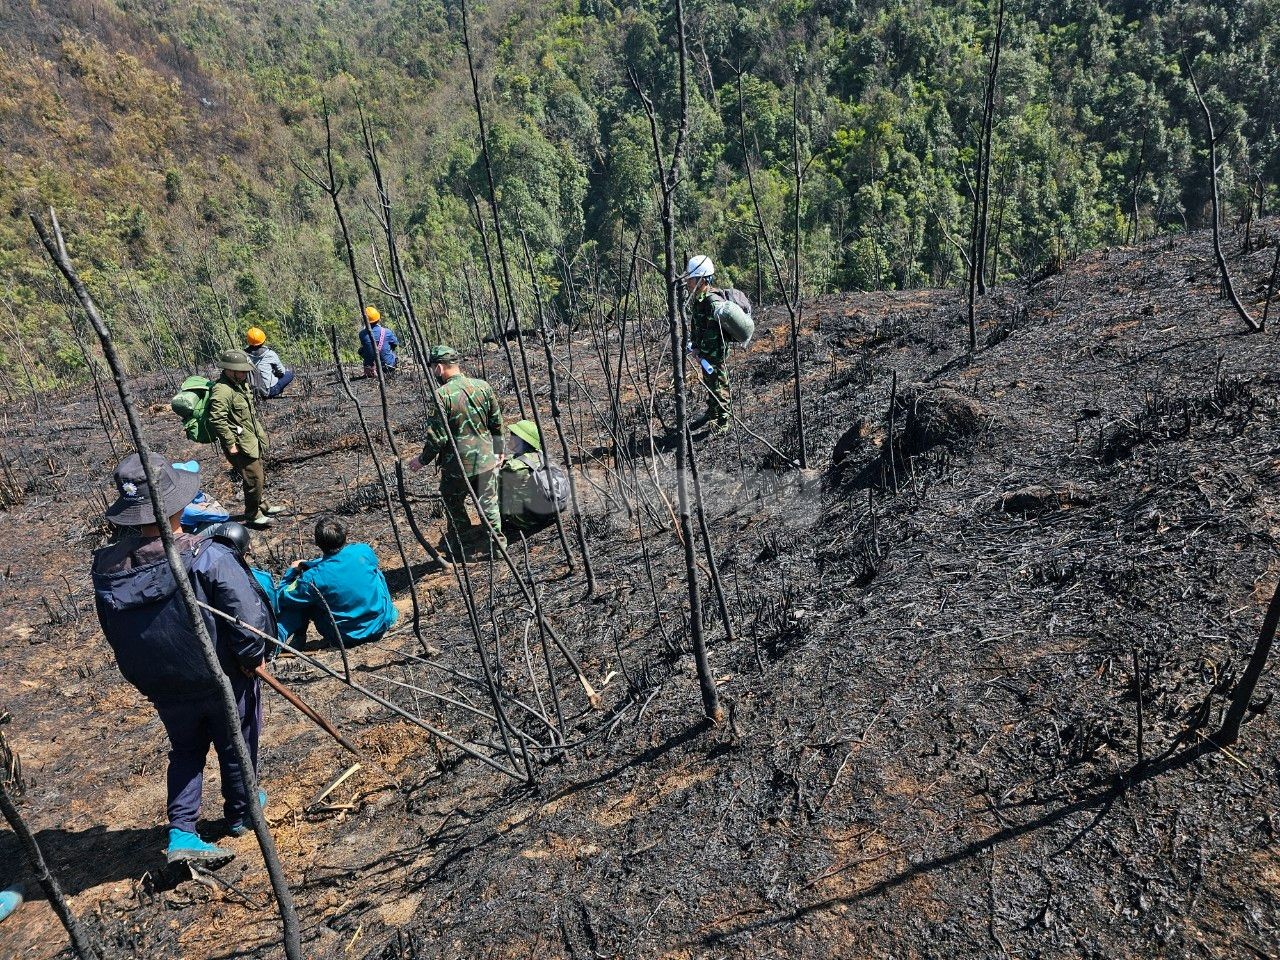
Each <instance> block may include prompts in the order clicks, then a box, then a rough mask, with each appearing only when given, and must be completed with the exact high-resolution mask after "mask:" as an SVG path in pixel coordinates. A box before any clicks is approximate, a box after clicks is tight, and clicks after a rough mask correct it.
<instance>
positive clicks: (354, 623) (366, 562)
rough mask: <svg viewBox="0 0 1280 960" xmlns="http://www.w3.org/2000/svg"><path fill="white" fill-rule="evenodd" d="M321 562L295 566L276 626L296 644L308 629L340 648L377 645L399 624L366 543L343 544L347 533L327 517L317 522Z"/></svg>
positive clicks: (280, 598)
mask: <svg viewBox="0 0 1280 960" xmlns="http://www.w3.org/2000/svg"><path fill="white" fill-rule="evenodd" d="M315 543H316V546H317V547H319V548H320V553H321V554H322V556H320V557H317V558H316V559H315V560H298V561H295V562H294V563H293V564H292V565H291V566H290V567H289V569H288V570H286V571H285V574H284V577H283V578H282V579H281V581H280V590H279V593H278V595H277V601H278V603H279V609H280V625H281V627H283V628H284V629H285V631H286V632H287V633H289V634H292V636H293V638H294V640H295V641H296V642H297V643H301V642H302V640H303V638H304V637H305V636H306V631H307V626H308V625H310V624H314V625H315V628H316V630H318V631H319V632H320V635H321V636H322V637H324V638H325V639H326V640H328V641H329V643H332V644H336V643H337V642H338V641H339V640H341V642H342V644H343V646H353V645H355V644H359V643H367V642H369V641H370V640H380V639H381V638H382V635H383V634H385V633H386V632H387V631H388V630H389V629H390V628H391V626H392V624H394V623H395V622H396V621H397V620H398V619H399V618H400V612H399V611H398V610H396V608H395V605H394V604H393V603H392V602H391V591H390V590H389V589H388V588H387V579H386V577H384V576H383V575H382V571H381V570H380V569H379V568H378V556H377V554H375V553H374V552H373V550H372V549H371V548H370V547H369V545H368V544H367V543H347V528H346V526H345V525H343V523H342V521H341V520H339V519H338V518H337V517H335V516H333V515H331V514H325V515H324V516H322V517H321V518H320V519H319V520H317V521H316V529H315Z"/></svg>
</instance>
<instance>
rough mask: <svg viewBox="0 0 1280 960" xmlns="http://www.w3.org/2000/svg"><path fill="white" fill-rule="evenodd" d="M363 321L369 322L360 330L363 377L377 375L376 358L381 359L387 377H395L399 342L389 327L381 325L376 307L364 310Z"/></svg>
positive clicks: (380, 318) (380, 315)
mask: <svg viewBox="0 0 1280 960" xmlns="http://www.w3.org/2000/svg"><path fill="white" fill-rule="evenodd" d="M364 315H365V319H366V320H368V321H369V322H368V323H366V324H365V325H364V326H363V327H361V328H360V359H361V360H363V361H364V375H365V376H366V377H376V376H377V375H378V358H379V357H380V358H381V359H382V369H383V370H384V371H385V372H386V374H387V376H389V377H390V376H395V372H396V348H397V347H399V346H400V341H399V340H397V339H396V335H395V334H394V333H392V332H391V330H390V328H389V327H384V326H383V325H382V314H381V313H379V312H378V308H377V307H365V308H364Z"/></svg>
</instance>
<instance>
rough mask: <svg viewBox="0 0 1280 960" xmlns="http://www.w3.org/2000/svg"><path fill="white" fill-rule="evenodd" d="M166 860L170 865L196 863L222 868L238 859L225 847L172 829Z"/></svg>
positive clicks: (174, 828) (165, 854)
mask: <svg viewBox="0 0 1280 960" xmlns="http://www.w3.org/2000/svg"><path fill="white" fill-rule="evenodd" d="M164 858H165V860H167V861H168V862H169V863H186V862H189V861H195V862H197V863H202V864H206V865H208V866H210V867H220V866H222V865H223V864H225V863H230V862H231V861H232V860H234V859H235V858H236V855H235V854H234V853H232V852H231V851H230V850H226V849H224V848H223V847H216V846H214V845H213V844H212V843H205V842H204V841H203V840H201V839H200V838H199V837H198V836H196V835H195V834H194V833H189V832H188V831H186V830H179V829H178V828H176V827H170V828H169V848H168V849H167V850H165V852H164Z"/></svg>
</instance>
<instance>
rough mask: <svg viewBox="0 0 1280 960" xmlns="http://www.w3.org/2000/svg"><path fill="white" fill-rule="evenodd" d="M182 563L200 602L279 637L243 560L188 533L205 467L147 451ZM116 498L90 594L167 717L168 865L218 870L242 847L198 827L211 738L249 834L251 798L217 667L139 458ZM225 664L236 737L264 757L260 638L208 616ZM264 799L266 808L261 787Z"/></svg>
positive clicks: (229, 804)
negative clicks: (192, 616) (219, 841)
mask: <svg viewBox="0 0 1280 960" xmlns="http://www.w3.org/2000/svg"><path fill="white" fill-rule="evenodd" d="M150 461H151V467H152V470H153V472H154V474H155V476H156V478H157V482H158V483H159V485H160V488H161V489H160V491H159V492H160V497H161V501H162V503H163V505H164V510H165V513H166V514H168V516H166V517H163V518H161V519H162V520H164V521H165V522H167V523H168V524H169V526H170V529H171V530H172V531H173V535H174V540H175V542H176V545H177V547H178V550H179V552H180V554H181V557H182V563H183V566H184V567H185V568H186V571H187V576H188V578H189V579H190V581H191V586H192V588H193V590H194V591H195V595H196V599H198V600H200V601H203V602H204V603H207V604H208V605H209V606H211V607H214V608H216V609H218V610H221V611H223V612H224V613H227V614H229V615H231V616H232V617H235V618H236V619H238V620H240V621H242V622H243V623H245V624H248V625H249V626H250V627H252V628H255V629H258V630H262V631H263V632H265V633H267V634H274V631H275V629H276V625H275V619H274V616H273V614H272V612H271V608H270V607H269V606H268V604H267V603H266V602H264V600H263V597H262V594H261V592H260V591H259V590H258V588H257V586H256V585H255V584H254V582H253V578H252V576H251V574H250V573H249V570H248V568H247V567H246V566H245V564H244V561H243V560H242V559H241V558H240V556H239V555H238V554H237V553H236V552H235V551H234V550H232V549H231V548H230V547H228V546H226V545H225V544H222V543H218V542H216V541H213V540H201V539H198V538H196V537H194V536H192V535H191V534H188V533H184V532H183V531H182V528H181V526H180V524H179V518H180V517H181V515H182V509H183V507H185V506H186V505H187V504H188V503H190V502H191V498H192V496H194V494H195V492H196V491H197V490H198V489H199V487H200V475H199V473H196V472H192V471H188V470H175V469H174V468H173V466H172V465H171V464H170V463H169V462H168V461H166V460H165V459H164V458H162V457H160V456H158V455H157V454H154V453H153V454H151V455H150ZM114 477H115V482H116V490H117V492H118V494H119V497H118V499H117V500H116V502H115V503H114V504H113V505H112V506H111V507H110V508H109V509H108V510H107V520H108V521H110V522H111V524H112V525H114V527H115V528H116V531H117V534H118V538H117V541H116V542H114V543H111V544H108V545H107V546H105V547H103V548H101V549H100V550H97V551H95V553H94V555H93V590H94V602H95V605H96V607H97V612H98V620H99V622H100V623H101V624H102V632H103V634H105V636H106V639H107V643H109V644H110V645H111V649H112V651H113V652H114V653H115V657H116V663H117V664H118V665H119V668H120V672H121V673H122V674H123V675H124V678H125V679H126V680H128V681H129V682H130V683H131V684H133V686H134V687H136V688H137V689H138V692H139V693H141V694H142V695H143V696H144V697H146V698H147V699H148V700H150V701H151V703H152V705H153V706H154V707H155V708H156V712H157V713H158V714H159V715H160V720H161V722H162V723H163V724H164V728H165V732H166V733H167V734H168V736H169V747H170V749H169V769H168V814H169V845H168V848H167V849H166V851H165V854H166V858H167V859H168V860H169V862H170V863H173V862H177V861H188V860H198V861H204V862H206V863H210V864H212V865H215V866H216V865H219V864H221V863H225V862H227V861H229V860H230V859H231V858H232V857H233V856H234V854H233V853H232V852H231V851H230V850H227V849H224V848H222V847H218V846H215V845H213V844H211V843H207V842H206V841H204V840H202V839H201V838H200V836H199V835H198V834H197V833H196V821H197V819H198V818H199V816H200V793H201V789H202V787H203V785H204V765H205V759H206V758H207V756H208V753H209V747H210V745H212V746H213V747H214V749H215V750H216V751H217V754H218V764H219V767H220V769H221V774H222V776H221V779H222V797H223V812H224V814H225V815H226V821H227V828H228V831H229V832H230V833H231V834H233V835H237V836H238V835H239V834H241V833H244V832H246V831H247V830H248V829H249V828H248V826H247V819H248V810H249V796H248V791H247V790H246V789H245V784H244V780H243V778H242V777H241V774H240V765H239V762H238V761H237V760H236V756H235V751H234V749H233V747H232V734H231V731H230V730H229V729H228V728H227V725H226V722H225V719H224V715H223V712H222V703H221V700H220V698H219V694H218V690H217V680H216V678H215V677H214V675H213V674H212V673H211V672H210V670H209V668H208V665H207V664H206V663H205V660H204V656H203V654H202V653H201V650H200V643H199V640H198V639H197V637H196V635H195V631H194V630H193V629H192V628H191V623H190V621H189V619H188V617H187V613H186V610H185V609H184V607H183V605H182V598H181V596H180V595H179V593H178V585H177V581H175V579H174V577H173V573H172V571H171V570H170V568H169V564H168V561H167V560H166V559H165V553H164V544H163V542H162V541H161V539H160V536H159V526H158V525H157V523H156V517H155V515H154V512H153V510H152V506H151V495H150V493H149V492H148V488H147V480H146V475H145V473H144V472H143V467H142V460H141V458H140V457H139V456H138V455H137V454H133V455H131V456H129V457H127V458H126V459H125V460H124V461H123V462H122V463H121V464H120V465H119V466H118V467H117V468H116V470H115V475H114ZM203 617H204V625H205V629H206V630H208V632H209V637H210V639H212V640H213V643H214V649H215V650H216V651H217V654H218V660H219V661H220V663H221V666H222V670H223V672H224V673H226V675H227V677H228V679H229V680H230V681H231V687H232V690H233V691H234V693H235V696H236V702H237V706H238V707H239V714H240V732H241V734H242V735H243V736H244V739H245V743H246V744H247V745H248V747H249V755H250V757H251V758H252V759H253V763H254V767H255V769H256V768H257V763H258V735H259V730H260V726H261V708H260V700H259V690H258V681H257V679H256V678H255V677H254V675H253V671H254V668H255V667H257V665H258V664H260V663H262V659H263V653H264V650H263V640H262V638H261V637H260V636H258V635H257V634H256V633H254V632H253V631H252V630H250V629H246V628H245V627H241V626H238V625H236V624H233V623H229V622H228V621H226V620H223V619H221V618H218V617H214V616H213V614H211V613H209V612H208V611H203ZM258 802H259V803H260V804H262V805H265V804H266V795H265V793H262V792H260V793H259V796H258Z"/></svg>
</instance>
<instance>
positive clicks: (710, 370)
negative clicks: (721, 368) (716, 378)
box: [684, 343, 716, 377]
mask: <svg viewBox="0 0 1280 960" xmlns="http://www.w3.org/2000/svg"><path fill="white" fill-rule="evenodd" d="M684 349H685V352H686V353H693V344H692V343H686V344H685V345H684ZM698 366H700V367H702V372H703V373H705V374H706V375H707V376H708V377H710V376H712V375H713V374H714V373H715V372H716V368H715V367H713V366H712V365H711V361H710V360H708V359H707V358H706V357H698Z"/></svg>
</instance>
